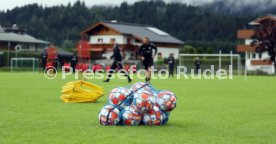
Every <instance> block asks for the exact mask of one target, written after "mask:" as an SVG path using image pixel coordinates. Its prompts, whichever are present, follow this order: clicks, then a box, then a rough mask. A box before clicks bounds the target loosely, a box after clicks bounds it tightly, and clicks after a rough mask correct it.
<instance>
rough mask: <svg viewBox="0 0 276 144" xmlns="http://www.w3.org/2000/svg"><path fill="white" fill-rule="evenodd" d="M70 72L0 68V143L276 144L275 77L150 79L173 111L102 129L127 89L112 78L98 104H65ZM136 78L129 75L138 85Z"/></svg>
mask: <svg viewBox="0 0 276 144" xmlns="http://www.w3.org/2000/svg"><path fill="white" fill-rule="evenodd" d="M72 80H73V77H70V78H68V79H66V80H61V78H60V77H58V78H56V79H54V80H47V79H45V78H44V76H43V74H41V73H5V72H1V73H0V144H14V143H15V144H23V143H27V144H29V143H30V144H45V143H46V144H47V143H49V144H86V143H91V144H94V143H108V144H111V143H117V144H124V143H125V144H135V143H137V144H138V143H141V144H146V143H150V144H152V143H154V144H174V143H179V144H183V143H187V144H213V143H214V144H230V143H231V144H275V143H276V88H275V84H276V77H273V76H258V77H257V76H250V77H247V81H245V80H244V77H243V76H240V77H238V76H235V77H234V80H203V79H202V80H192V79H189V80H187V79H180V80H177V79H175V78H174V79H167V80H154V81H153V82H152V84H153V85H154V87H155V88H157V89H167V90H171V91H173V92H174V93H175V94H176V95H177V97H178V101H177V108H176V109H175V110H174V111H173V112H172V113H171V117H170V120H169V122H168V124H167V125H164V126H152V127H148V126H135V127H130V126H102V125H100V124H99V121H98V112H99V110H100V109H101V108H102V107H103V106H104V105H105V103H106V101H107V94H108V92H109V91H110V90H111V89H112V88H115V87H118V86H128V85H129V84H128V83H127V82H126V80H119V79H115V80H112V81H111V82H110V83H107V84H104V83H102V80H89V81H90V82H93V83H95V84H98V85H101V86H103V87H104V89H105V91H106V95H105V96H104V97H102V98H101V99H99V101H98V103H79V104H65V103H62V102H61V101H60V99H59V97H60V91H61V87H62V86H63V85H64V84H65V83H66V82H69V81H72ZM137 81H138V80H134V82H137Z"/></svg>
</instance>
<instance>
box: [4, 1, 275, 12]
mask: <svg viewBox="0 0 276 144" xmlns="http://www.w3.org/2000/svg"><path fill="white" fill-rule="evenodd" d="M76 1H77V0H9V1H8V0H1V3H0V10H7V9H13V8H14V7H17V6H18V7H21V6H24V5H26V4H33V3H37V4H39V5H43V6H54V5H60V4H64V5H67V4H68V3H69V2H71V4H73V3H74V2H76ZM81 1H84V2H85V3H86V5H87V6H93V5H120V4H121V3H122V2H124V1H126V2H127V3H129V4H133V3H134V2H136V1H140V0H81ZM163 1H165V2H183V3H187V4H192V5H201V4H204V3H210V2H213V1H223V2H224V3H225V4H226V5H228V6H229V7H230V8H239V7H241V6H244V5H251V4H257V5H258V8H259V9H267V8H268V7H271V6H276V0H163ZM111 2H112V3H111Z"/></svg>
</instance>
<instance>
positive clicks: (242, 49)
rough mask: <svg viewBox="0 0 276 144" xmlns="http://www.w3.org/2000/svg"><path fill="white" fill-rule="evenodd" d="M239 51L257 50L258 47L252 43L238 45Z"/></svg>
mask: <svg viewBox="0 0 276 144" xmlns="http://www.w3.org/2000/svg"><path fill="white" fill-rule="evenodd" d="M237 51H238V52H246V51H247V52H255V51H256V47H254V46H251V45H237Z"/></svg>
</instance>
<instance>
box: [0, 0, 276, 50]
mask: <svg viewBox="0 0 276 144" xmlns="http://www.w3.org/2000/svg"><path fill="white" fill-rule="evenodd" d="M218 8H219V9H218ZM230 10H231V9H229V8H226V7H225V9H224V8H223V5H221V3H213V4H212V5H208V6H202V5H200V6H194V5H187V4H184V3H165V2H163V1H161V0H154V1H139V2H136V3H134V4H131V5H130V4H127V3H126V2H123V3H122V4H121V5H119V6H93V7H88V6H86V4H85V3H84V2H82V1H76V2H75V3H73V4H71V3H68V4H67V5H59V6H52V7H43V6H40V5H38V4H30V5H25V6H23V7H16V8H14V9H12V10H7V11H0V25H1V26H2V27H11V26H12V25H13V24H17V25H18V26H19V27H20V28H24V29H26V30H27V33H29V34H30V35H33V36H35V37H37V38H40V39H43V40H47V41H50V42H52V43H54V44H56V45H57V46H59V47H62V48H72V47H74V45H75V43H76V42H77V41H78V40H79V39H80V35H79V33H80V32H81V31H82V30H84V29H86V28H87V27H89V26H91V25H93V24H95V23H96V22H99V21H101V20H118V21H119V22H128V23H139V24H147V25H152V26H155V27H157V28H160V29H162V30H164V31H166V32H168V33H170V34H171V35H173V36H175V37H176V38H178V39H180V40H182V41H184V42H186V44H187V45H189V48H187V49H185V50H184V49H183V50H182V51H186V52H187V51H188V52H190V53H193V50H189V49H190V47H196V48H197V49H196V52H197V53H200V52H206V51H208V52H213V51H218V50H222V51H224V52H229V51H230V50H235V46H236V43H237V39H236V33H237V29H241V28H247V27H248V22H249V21H252V20H253V19H255V18H257V17H258V16H261V15H264V14H267V13H270V12H273V11H272V10H274V9H271V11H265V12H250V13H248V8H247V9H244V10H240V11H239V12H235V13H233V12H232V11H231V12H230ZM251 11H252V9H251Z"/></svg>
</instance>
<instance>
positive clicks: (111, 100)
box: [99, 82, 176, 125]
mask: <svg viewBox="0 0 276 144" xmlns="http://www.w3.org/2000/svg"><path fill="white" fill-rule="evenodd" d="M175 107H176V96H175V95H174V93H172V92H171V91H166V90H155V89H154V88H153V87H152V86H151V85H149V84H146V83H143V82H138V83H136V84H134V85H132V86H131V87H130V88H124V87H118V88H115V89H113V90H112V91H111V92H110V94H109V97H108V104H107V105H105V106H104V107H103V108H102V109H101V111H100V113H99V120H100V123H101V124H102V125H139V124H143V125H163V124H166V123H167V122H168V120H169V116H170V112H171V111H172V110H173V109H174V108H175Z"/></svg>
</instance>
